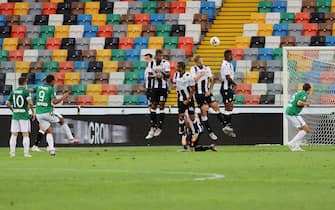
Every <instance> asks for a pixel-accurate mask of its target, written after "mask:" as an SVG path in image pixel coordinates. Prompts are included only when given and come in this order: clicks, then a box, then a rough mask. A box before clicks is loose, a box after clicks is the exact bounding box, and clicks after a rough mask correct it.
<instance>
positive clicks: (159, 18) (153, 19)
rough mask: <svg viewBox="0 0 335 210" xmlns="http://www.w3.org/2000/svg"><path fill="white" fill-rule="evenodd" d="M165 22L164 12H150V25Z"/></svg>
mask: <svg viewBox="0 0 335 210" xmlns="http://www.w3.org/2000/svg"><path fill="white" fill-rule="evenodd" d="M164 22H165V15H164V14H151V15H150V24H152V25H161V24H164Z"/></svg>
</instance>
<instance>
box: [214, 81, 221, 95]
mask: <svg viewBox="0 0 335 210" xmlns="http://www.w3.org/2000/svg"><path fill="white" fill-rule="evenodd" d="M220 89H221V84H220V83H215V84H214V85H213V95H220Z"/></svg>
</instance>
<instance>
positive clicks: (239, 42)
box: [235, 36, 250, 48]
mask: <svg viewBox="0 0 335 210" xmlns="http://www.w3.org/2000/svg"><path fill="white" fill-rule="evenodd" d="M235 47H236V48H249V47H250V37H248V36H237V37H236V40H235Z"/></svg>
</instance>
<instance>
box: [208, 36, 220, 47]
mask: <svg viewBox="0 0 335 210" xmlns="http://www.w3.org/2000/svg"><path fill="white" fill-rule="evenodd" d="M209 43H210V44H211V45H212V46H213V47H217V46H219V45H220V39H219V37H216V36H213V37H212V38H211V40H209Z"/></svg>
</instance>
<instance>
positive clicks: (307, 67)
mask: <svg viewBox="0 0 335 210" xmlns="http://www.w3.org/2000/svg"><path fill="white" fill-rule="evenodd" d="M312 66H313V60H312V59H303V58H299V59H297V71H299V72H308V71H311V70H312Z"/></svg>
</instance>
